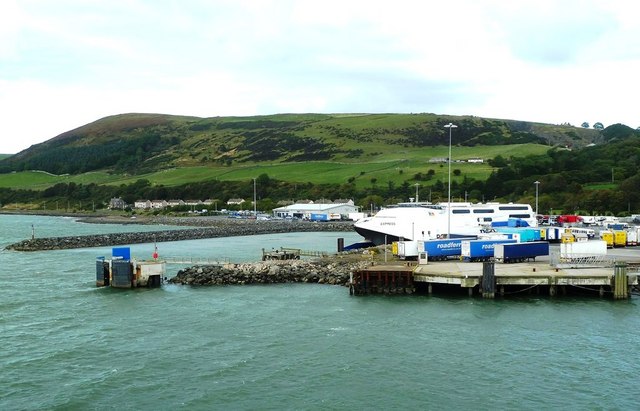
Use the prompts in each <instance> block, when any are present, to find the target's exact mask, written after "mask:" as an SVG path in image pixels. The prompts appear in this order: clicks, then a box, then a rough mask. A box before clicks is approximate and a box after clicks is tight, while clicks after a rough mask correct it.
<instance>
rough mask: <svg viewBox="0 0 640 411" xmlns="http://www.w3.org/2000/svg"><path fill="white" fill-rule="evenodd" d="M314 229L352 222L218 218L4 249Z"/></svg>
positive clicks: (336, 228) (342, 226) (345, 227)
mask: <svg viewBox="0 0 640 411" xmlns="http://www.w3.org/2000/svg"><path fill="white" fill-rule="evenodd" d="M317 231H331V232H335V231H353V223H351V222H322V223H315V222H309V221H257V220H237V219H217V220H212V221H209V222H208V225H207V226H205V227H198V228H190V229H176V230H163V231H147V232H134V233H113V234H94V235H83V236H70V237H47V238H34V239H28V240H24V241H21V242H18V243H14V244H10V245H8V246H7V247H6V249H7V250H16V251H41V250H62V249H70V248H86V247H106V246H117V245H126V244H140V243H153V242H166V241H181V240H197V239H203V238H216V237H231V236H243V235H258V234H277V233H289V232H317Z"/></svg>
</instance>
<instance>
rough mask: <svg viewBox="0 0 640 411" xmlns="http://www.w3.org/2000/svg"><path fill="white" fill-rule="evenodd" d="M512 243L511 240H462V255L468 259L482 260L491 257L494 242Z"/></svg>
mask: <svg viewBox="0 0 640 411" xmlns="http://www.w3.org/2000/svg"><path fill="white" fill-rule="evenodd" d="M508 243H513V240H505V239H493V240H469V241H463V242H462V257H463V258H464V259H465V260H468V261H484V260H488V259H490V258H492V257H493V249H494V247H495V245H496V244H508Z"/></svg>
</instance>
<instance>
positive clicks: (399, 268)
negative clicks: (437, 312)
mask: <svg viewBox="0 0 640 411" xmlns="http://www.w3.org/2000/svg"><path fill="white" fill-rule="evenodd" d="M638 267H639V264H638V263H637V262H633V263H627V262H616V261H611V262H610V263H609V264H606V265H602V266H594V265H579V264H578V265H572V266H562V265H559V264H550V263H549V262H535V261H534V262H524V263H514V264H500V263H497V262H495V261H484V262H464V261H447V262H436V263H429V264H416V263H415V262H411V263H404V264H397V263H396V264H377V265H376V264H373V265H370V266H368V267H366V268H364V269H361V270H357V271H355V272H354V273H353V274H352V277H351V280H350V283H349V292H350V294H351V295H367V294H413V293H421V294H429V295H431V294H437V293H452V292H458V293H459V292H462V293H466V294H468V295H469V296H475V295H477V296H482V297H483V298H495V297H497V296H500V297H504V296H510V295H517V294H520V295H526V294H534V295H544V294H546V295H549V296H556V295H567V294H583V295H594V296H601V297H604V296H612V297H613V298H614V299H626V298H629V297H630V296H631V294H632V293H633V292H634V289H637V287H638V275H639V274H640V273H639V269H638Z"/></svg>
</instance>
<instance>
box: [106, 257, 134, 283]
mask: <svg viewBox="0 0 640 411" xmlns="http://www.w3.org/2000/svg"><path fill="white" fill-rule="evenodd" d="M132 280H133V267H132V265H131V263H130V262H129V261H128V260H112V261H111V286H112V287H116V288H131V283H132Z"/></svg>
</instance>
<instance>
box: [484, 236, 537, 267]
mask: <svg viewBox="0 0 640 411" xmlns="http://www.w3.org/2000/svg"><path fill="white" fill-rule="evenodd" d="M544 255H549V243H548V242H546V241H530V242H526V243H511V244H496V245H495V247H494V249H493V256H494V258H495V261H496V262H500V263H518V262H523V261H526V260H535V259H536V257H540V256H544Z"/></svg>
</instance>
